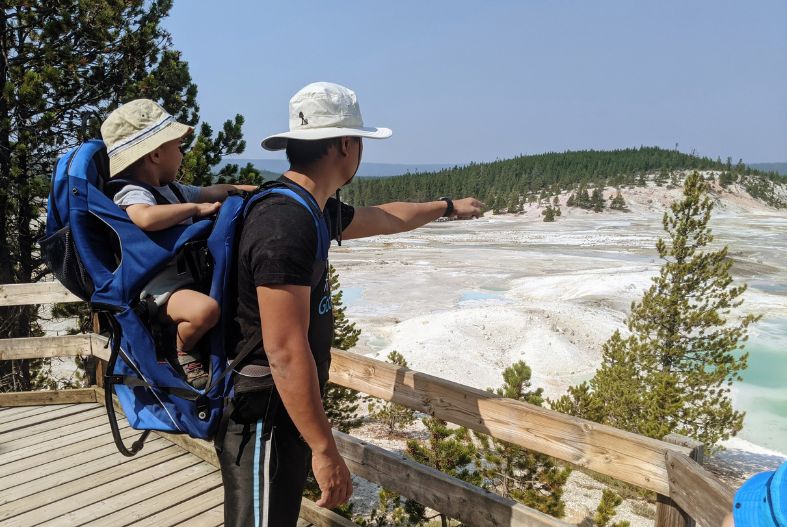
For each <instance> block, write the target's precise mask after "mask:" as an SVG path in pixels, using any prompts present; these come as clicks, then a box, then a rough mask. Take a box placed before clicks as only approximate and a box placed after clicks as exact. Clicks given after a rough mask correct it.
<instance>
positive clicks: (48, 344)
mask: <svg viewBox="0 0 787 527" xmlns="http://www.w3.org/2000/svg"><path fill="white" fill-rule="evenodd" d="M90 343H91V337H90V335H87V334H85V335H63V336H60V337H25V338H18V339H0V360H20V359H44V358H49V357H75V356H77V355H90Z"/></svg>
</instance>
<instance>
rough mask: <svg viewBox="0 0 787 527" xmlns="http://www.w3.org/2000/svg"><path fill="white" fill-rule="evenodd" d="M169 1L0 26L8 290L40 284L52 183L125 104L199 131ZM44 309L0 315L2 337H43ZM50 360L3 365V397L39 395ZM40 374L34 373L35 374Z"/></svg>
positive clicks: (46, 15)
mask: <svg viewBox="0 0 787 527" xmlns="http://www.w3.org/2000/svg"><path fill="white" fill-rule="evenodd" d="M171 7H172V1H171V0H150V1H143V0H129V1H124V2H101V1H98V0H79V1H77V0H63V1H58V2H44V1H40V0H39V1H28V0H26V1H22V0H9V1H6V2H4V12H3V17H2V18H0V42H1V43H2V44H1V45H0V50H2V54H3V56H2V60H0V240H2V243H0V283H2V284H9V283H30V282H36V281H38V280H41V279H42V278H43V277H44V276H45V275H46V272H45V271H42V262H41V260H40V255H39V252H38V251H37V250H36V248H35V240H36V239H37V238H39V237H40V236H41V234H42V233H43V221H42V217H43V214H42V213H43V208H44V206H45V199H44V198H45V197H46V195H47V193H48V190H49V182H48V176H49V174H51V173H52V168H53V165H54V163H55V161H56V159H57V157H58V156H59V155H61V154H62V153H63V152H64V151H65V150H67V149H69V148H71V147H73V146H76V145H77V144H78V143H80V142H82V141H84V140H85V139H88V138H91V137H100V134H99V126H100V124H101V121H102V119H103V118H104V117H106V115H107V114H108V113H109V112H110V111H111V110H112V109H114V108H116V107H117V106H118V105H119V104H121V103H122V102H126V101H128V100H131V99H135V98H141V97H144V98H149V99H154V100H156V101H158V102H160V103H161V104H162V105H163V106H164V107H165V108H166V109H167V110H168V111H169V112H170V113H172V114H173V115H174V116H175V117H176V118H177V119H178V120H179V121H181V122H184V123H186V124H190V125H195V124H196V123H197V122H198V121H199V115H198V111H199V108H198V106H197V104H196V96H197V87H196V85H195V84H194V83H193V82H192V80H191V76H190V74H189V68H188V64H187V63H186V62H185V61H183V60H182V59H181V56H180V53H179V52H178V51H177V50H175V49H173V48H172V42H171V38H170V35H169V34H168V33H167V31H166V30H165V29H164V27H163V25H162V21H163V19H164V18H166V16H167V15H168V13H169V10H170V8H171ZM37 311H38V310H37V306H23V307H11V308H0V337H2V338H8V337H27V336H38V335H41V329H40V327H39V325H38V323H37V315H38V312H37ZM47 362H48V359H44V360H39V361H34V362H32V363H31V362H29V361H26V360H23V361H9V362H3V363H2V364H0V379H2V381H0V390H6V389H21V390H29V389H35V388H37V387H39V385H38V384H37V380H36V379H40V376H38V375H36V373H35V368H36V367H37V366H39V365H40V366H41V367H43V368H46V367H47V366H46V364H47ZM31 365H32V367H31Z"/></svg>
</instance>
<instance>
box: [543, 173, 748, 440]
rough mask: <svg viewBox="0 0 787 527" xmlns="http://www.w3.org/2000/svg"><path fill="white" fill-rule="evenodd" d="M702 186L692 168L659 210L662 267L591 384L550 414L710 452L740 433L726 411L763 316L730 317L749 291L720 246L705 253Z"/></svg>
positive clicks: (706, 203) (707, 212) (706, 212)
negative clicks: (678, 440) (737, 281)
mask: <svg viewBox="0 0 787 527" xmlns="http://www.w3.org/2000/svg"><path fill="white" fill-rule="evenodd" d="M707 188H708V187H707V183H705V182H704V181H703V180H702V178H701V177H700V175H699V174H698V173H697V172H694V173H692V174H691V175H690V176H688V177H687V178H686V180H685V182H684V197H683V199H682V200H679V201H676V202H675V203H673V204H672V205H671V207H670V210H669V211H668V212H666V213H665V214H664V219H663V225H664V230H665V231H666V232H667V237H668V241H665V240H664V239H663V238H661V239H659V241H658V243H657V244H656V248H657V250H658V253H659V256H660V257H661V258H662V259H663V260H664V264H663V265H662V267H661V272H660V273H659V275H658V276H657V277H655V278H654V279H653V285H652V286H651V287H650V289H648V291H647V292H646V293H645V295H644V297H643V298H642V300H641V301H640V302H636V303H634V304H633V305H632V310H631V314H630V315H629V318H628V320H627V325H628V329H629V331H630V335H629V336H628V337H625V338H624V337H623V336H621V334H620V333H619V332H615V334H613V335H612V337H611V338H610V339H609V340H608V341H607V342H606V343H605V345H604V349H603V350H602V364H601V368H600V369H599V370H598V371H597V372H596V374H595V376H594V377H593V379H591V380H590V382H589V383H587V384H586V383H583V384H581V385H579V386H574V387H572V388H570V389H569V393H568V394H567V395H565V396H563V397H561V398H560V399H558V400H557V401H555V402H554V403H553V408H555V409H556V410H558V411H561V412H566V413H571V414H573V415H578V416H580V417H585V418H588V419H592V420H594V421H598V422H602V423H605V424H610V425H612V426H616V427H618V428H623V429H625V430H628V431H631V432H635V433H638V434H642V435H646V436H649V437H655V438H662V437H664V436H665V435H667V434H669V433H672V432H676V433H679V434H683V435H686V436H689V437H692V438H694V439H696V440H698V441H700V442H702V443H703V444H705V445H706V446H707V447H709V448H713V446H714V445H716V444H717V443H718V442H719V441H721V440H724V439H727V438H729V437H730V436H733V435H735V434H736V433H737V432H738V431H740V429H741V428H742V426H743V413H742V412H738V411H736V410H735V409H733V407H732V401H731V398H730V387H731V386H732V383H733V382H734V381H736V380H737V381H739V380H741V372H742V371H743V370H744V369H745V368H746V365H747V361H748V354H745V353H744V354H737V353H736V351H737V350H739V349H740V348H741V346H742V344H743V343H744V342H745V341H746V339H747V337H748V327H749V325H750V324H751V323H753V322H755V321H757V320H759V318H760V317H759V316H754V315H746V316H744V317H742V318H740V319H738V320H735V321H733V320H729V317H730V312H731V310H732V309H735V308H738V307H740V306H741V304H742V303H743V300H742V298H741V295H742V294H743V293H744V291H746V285H745V284H744V285H740V286H733V285H732V277H731V275H730V272H729V271H730V267H731V266H732V259H731V258H729V256H728V255H727V247H724V248H721V249H718V250H715V251H711V250H707V249H706V247H707V246H708V244H710V243H711V242H712V241H713V235H712V234H711V230H710V228H709V227H708V222H709V221H710V217H711V211H712V209H713V202H712V201H711V200H710V198H709V197H708V195H707Z"/></svg>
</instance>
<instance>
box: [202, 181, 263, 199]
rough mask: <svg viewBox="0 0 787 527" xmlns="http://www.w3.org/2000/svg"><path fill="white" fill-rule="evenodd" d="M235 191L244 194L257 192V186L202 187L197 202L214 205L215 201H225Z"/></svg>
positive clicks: (226, 185)
mask: <svg viewBox="0 0 787 527" xmlns="http://www.w3.org/2000/svg"><path fill="white" fill-rule="evenodd" d="M233 190H240V191H243V192H253V191H255V190H257V187H256V185H230V184H227V183H221V184H218V185H211V186H209V187H202V189H201V190H200V193H199V199H198V200H197V201H199V202H201V203H212V202H214V201H224V200H225V199H227V195H228V194H229V193H230V192H231V191H233Z"/></svg>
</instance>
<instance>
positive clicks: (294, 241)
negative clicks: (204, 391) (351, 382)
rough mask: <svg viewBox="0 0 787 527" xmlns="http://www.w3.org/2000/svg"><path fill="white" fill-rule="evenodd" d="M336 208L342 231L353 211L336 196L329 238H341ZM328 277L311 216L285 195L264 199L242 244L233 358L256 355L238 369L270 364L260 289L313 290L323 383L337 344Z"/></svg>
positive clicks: (329, 209) (315, 350)
mask: <svg viewBox="0 0 787 527" xmlns="http://www.w3.org/2000/svg"><path fill="white" fill-rule="evenodd" d="M282 180H283V181H287V182H289V180H286V179H282ZM338 206H341V207H342V226H341V228H342V230H344V229H345V228H346V227H347V226H348V225H349V224H350V222H351V221H352V219H353V216H354V213H355V209H354V208H353V207H351V206H349V205H346V204H344V203H342V204H340V203H339V202H338V201H337V200H336V199H334V198H330V199H329V200H328V202H327V203H326V205H325V209H324V210H323V215H324V217H325V220H326V223H327V226H328V232H329V235H330V237H331V239H335V238H336V237H337V234H338V231H337V226H336V208H337V207H338ZM316 273H317V274H316ZM327 275H328V267H327V265H320V264H319V262H317V229H316V225H315V223H314V220H313V218H312V215H311V214H310V212H309V211H308V210H306V208H305V207H303V205H301V204H299V203H297V202H296V201H295V200H293V199H292V198H290V197H287V196H281V195H275V194H274V195H271V196H268V197H265V198H263V199H262V201H261V202H260V203H258V204H256V205H255V206H254V207H253V208H252V210H251V211H250V212H249V215H248V216H247V218H246V220H245V222H244V225H243V231H242V233H241V238H240V242H239V246H238V258H237V286H238V308H237V311H236V316H235V324H234V327H233V328H232V331H233V337H234V338H233V340H232V344H233V345H232V347H231V348H232V349H231V350H230V357H231V358H234V357H235V356H236V355H237V354H238V353H239V352H240V351H241V350H243V349H246V347H251V349H252V351H251V352H250V354H249V356H248V357H247V358H246V359H244V360H243V362H242V364H241V365H240V366H244V365H250V364H251V365H267V364H268V361H267V358H266V357H265V352H264V344H263V342H262V330H261V324H260V311H259V304H258V300H257V289H256V288H257V287H259V286H264V285H301V286H310V287H311V301H310V319H309V346H310V347H311V351H312V354H313V355H314V360H315V363H316V364H317V366H318V372H319V374H320V381H321V384H324V382H325V381H326V380H327V370H328V366H329V364H330V362H329V359H330V348H331V342H332V340H333V314H332V310H331V309H330V308H331V296H330V295H331V292H330V286H329V283H328V276H327ZM238 369H240V368H238ZM240 381H241V383H242V384H249V382H248V381H251V384H252V385H253V380H251V379H246V381H247V382H243V380H240ZM236 388H238V386H237V381H236Z"/></svg>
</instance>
